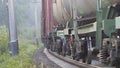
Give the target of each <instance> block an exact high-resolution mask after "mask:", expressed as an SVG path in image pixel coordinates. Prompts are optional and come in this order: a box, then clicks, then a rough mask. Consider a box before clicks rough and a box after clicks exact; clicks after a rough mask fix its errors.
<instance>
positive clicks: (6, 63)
mask: <svg viewBox="0 0 120 68" xmlns="http://www.w3.org/2000/svg"><path fill="white" fill-rule="evenodd" d="M30 42H31V40H28V39H24V40H22V39H19V55H18V56H16V57H11V56H10V55H9V52H8V51H9V48H8V33H7V31H6V27H5V26H1V27H0V68H36V66H35V63H34V62H33V60H32V58H33V55H34V52H35V51H36V50H37V48H38V47H37V46H36V45H34V44H31V43H30ZM39 47H41V45H40V46H39Z"/></svg>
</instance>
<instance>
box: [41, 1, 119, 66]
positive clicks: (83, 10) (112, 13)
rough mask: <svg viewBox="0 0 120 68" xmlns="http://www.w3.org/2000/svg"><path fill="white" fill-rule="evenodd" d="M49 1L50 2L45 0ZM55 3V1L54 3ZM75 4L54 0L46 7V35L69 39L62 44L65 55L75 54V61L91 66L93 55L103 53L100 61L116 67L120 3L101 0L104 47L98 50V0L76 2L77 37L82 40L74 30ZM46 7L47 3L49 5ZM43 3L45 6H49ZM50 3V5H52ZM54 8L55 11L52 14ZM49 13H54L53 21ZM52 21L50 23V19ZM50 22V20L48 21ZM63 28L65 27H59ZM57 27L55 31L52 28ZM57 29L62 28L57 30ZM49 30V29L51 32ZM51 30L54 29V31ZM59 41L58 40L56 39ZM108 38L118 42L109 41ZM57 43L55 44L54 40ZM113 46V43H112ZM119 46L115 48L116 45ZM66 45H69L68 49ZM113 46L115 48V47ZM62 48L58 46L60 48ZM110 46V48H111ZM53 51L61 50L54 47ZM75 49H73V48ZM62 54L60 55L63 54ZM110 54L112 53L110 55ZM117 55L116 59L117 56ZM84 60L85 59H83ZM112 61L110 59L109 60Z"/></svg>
mask: <svg viewBox="0 0 120 68" xmlns="http://www.w3.org/2000/svg"><path fill="white" fill-rule="evenodd" d="M44 1H49V0H43V2H44ZM50 1H52V0H50ZM73 1H74V0H53V2H50V3H51V4H50V5H51V6H52V7H51V6H50V7H47V8H44V7H43V16H42V17H43V18H44V19H43V22H42V23H43V25H44V26H43V27H44V29H43V31H42V32H43V33H44V34H43V35H44V36H46V37H48V36H47V35H49V33H50V32H51V33H52V32H53V31H54V32H56V36H59V37H60V38H65V42H64V43H63V44H61V46H63V47H61V49H60V50H63V51H61V53H63V54H64V55H71V56H72V57H73V59H76V60H79V59H80V58H82V59H83V62H86V61H87V63H89V64H90V63H91V61H92V59H91V56H93V55H95V56H96V55H97V54H100V55H101V56H102V57H101V56H100V57H99V58H100V61H101V62H102V63H109V61H110V64H111V65H114V61H115V59H116V57H117V58H118V59H119V58H120V56H119V55H120V54H119V51H120V48H119V37H120V24H119V22H120V0H102V1H101V4H102V5H101V10H102V20H103V22H102V25H101V26H102V28H101V31H102V41H103V43H104V44H102V45H101V48H100V49H99V50H97V49H94V48H96V46H97V45H96V44H95V43H96V33H97V32H96V31H97V19H98V16H97V15H96V12H97V11H96V10H97V0H90V1H89V0H76V12H77V15H76V18H77V20H76V22H77V27H76V28H77V35H78V37H79V40H76V39H75V37H74V36H75V30H74V28H73V26H74V24H73V23H74V22H73V16H74V15H73ZM45 4H46V2H45ZM45 4H44V3H43V6H44V5H45ZM48 4H49V2H47V6H48ZM48 8H49V9H51V12H49V11H50V10H49V9H48ZM49 14H53V17H52V16H51V15H50V16H51V17H52V18H50V17H49ZM49 19H50V20H49ZM51 19H55V21H57V25H56V26H55V25H54V24H52V22H54V21H51ZM48 20H49V21H48ZM59 25H62V27H59ZM53 26H55V28H54V30H52V29H51V28H52V27H53ZM57 28H60V30H59V29H57ZM48 29H49V30H48ZM50 29H51V30H50ZM52 36H53V37H51V38H52V40H53V42H54V43H53V44H52V45H56V43H57V41H56V39H55V37H54V35H52ZM56 38H57V37H56ZM106 38H109V39H115V40H116V41H114V40H112V41H110V40H107V41H106V40H105V39H106ZM54 40H55V41H54ZM110 43H112V44H110ZM114 44H115V46H114ZM64 45H65V46H64ZM112 45H113V46H112ZM57 46H58V45H57ZM106 46H109V47H108V48H107V49H108V51H109V52H107V51H106V50H105V49H106ZM51 48H53V50H56V49H54V48H57V47H54V46H53V47H51ZM70 48H71V49H70ZM59 54H60V53H59ZM106 54H108V55H107V56H106ZM113 54H115V56H113ZM83 57H84V58H83ZM107 58H110V59H109V60H106V59H107Z"/></svg>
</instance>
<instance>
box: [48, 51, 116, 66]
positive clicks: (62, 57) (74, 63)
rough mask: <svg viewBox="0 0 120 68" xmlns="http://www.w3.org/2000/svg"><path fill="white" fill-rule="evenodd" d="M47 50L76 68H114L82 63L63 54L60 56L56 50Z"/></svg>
mask: <svg viewBox="0 0 120 68" xmlns="http://www.w3.org/2000/svg"><path fill="white" fill-rule="evenodd" d="M48 52H49V53H50V54H51V55H52V56H55V57H56V58H58V59H60V60H62V61H64V62H66V63H69V64H71V65H74V66H76V67H78V68H114V67H109V66H105V65H102V64H101V65H93V64H91V65H90V64H86V63H82V62H80V61H76V60H72V59H70V58H68V57H64V56H61V55H58V54H57V53H56V52H52V51H51V50H48Z"/></svg>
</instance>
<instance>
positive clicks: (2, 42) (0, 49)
mask: <svg viewBox="0 0 120 68" xmlns="http://www.w3.org/2000/svg"><path fill="white" fill-rule="evenodd" d="M6 51H8V32H7V29H6V27H5V26H0V55H1V54H3V53H4V52H6Z"/></svg>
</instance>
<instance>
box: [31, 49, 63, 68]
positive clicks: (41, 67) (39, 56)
mask: <svg viewBox="0 0 120 68" xmlns="http://www.w3.org/2000/svg"><path fill="white" fill-rule="evenodd" d="M43 51H44V47H42V48H40V49H38V50H37V51H36V52H35V54H34V56H33V60H34V62H35V64H36V68H61V67H60V66H59V65H57V64H55V63H54V62H52V61H51V60H49V59H48V57H47V56H46V55H45V54H44V53H43Z"/></svg>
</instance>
